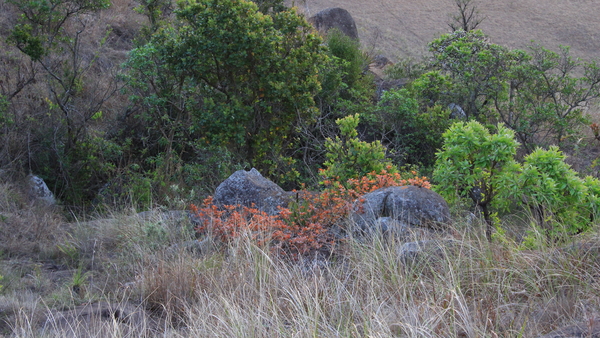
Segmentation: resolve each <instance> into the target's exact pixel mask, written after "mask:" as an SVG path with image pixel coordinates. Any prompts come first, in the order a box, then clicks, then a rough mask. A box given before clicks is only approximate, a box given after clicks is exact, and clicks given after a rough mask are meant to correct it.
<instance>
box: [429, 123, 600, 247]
mask: <svg viewBox="0 0 600 338" xmlns="http://www.w3.org/2000/svg"><path fill="white" fill-rule="evenodd" d="M514 138H515V136H514V132H513V131H511V130H509V129H508V128H506V127H504V126H503V125H499V126H498V127H497V133H496V134H492V133H490V132H489V130H488V129H486V128H485V127H484V126H483V125H481V124H480V123H478V122H476V121H471V122H469V123H463V122H458V123H455V124H454V125H453V126H452V127H451V128H450V129H449V130H448V131H447V132H446V133H444V141H445V143H444V147H443V148H442V150H441V151H440V152H439V153H438V154H437V161H436V167H435V171H434V174H433V178H434V180H435V181H436V182H437V186H436V190H437V191H438V192H439V193H440V194H441V195H442V196H444V197H445V198H447V199H448V200H449V201H454V200H456V199H457V198H459V199H463V198H466V199H470V200H471V201H472V202H473V204H474V205H475V206H476V207H477V208H479V209H480V210H481V211H482V213H483V215H484V217H485V219H486V221H487V222H488V225H489V227H490V231H491V227H492V225H493V224H492V216H493V213H494V211H498V210H500V209H508V208H509V207H511V206H522V205H525V206H526V207H527V211H529V212H530V213H531V216H532V219H533V220H534V224H535V225H536V226H537V227H540V228H542V229H543V230H544V235H545V236H547V237H549V238H552V239H560V237H562V236H564V235H572V234H576V233H579V232H582V231H585V230H588V229H589V228H590V227H591V225H592V222H593V220H594V219H596V218H597V212H598V206H599V205H600V203H599V196H600V195H599V192H600V189H599V187H600V183H599V181H598V179H595V178H593V177H587V178H585V179H582V178H580V177H579V176H578V174H577V172H575V171H574V170H572V169H571V167H570V166H569V165H568V164H567V163H565V162H564V160H565V155H563V154H562V152H561V151H560V150H559V149H558V148H557V147H550V149H548V150H544V149H539V148H538V149H536V150H535V151H534V152H533V153H531V154H529V155H528V156H526V157H525V160H524V163H523V164H519V163H517V162H516V161H515V159H514V156H515V154H516V149H517V146H518V143H517V142H516V141H515V139H514ZM512 211H516V210H512ZM488 237H491V233H490V232H488Z"/></svg>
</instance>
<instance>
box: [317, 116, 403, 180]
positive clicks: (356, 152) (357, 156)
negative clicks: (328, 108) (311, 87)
mask: <svg viewBox="0 0 600 338" xmlns="http://www.w3.org/2000/svg"><path fill="white" fill-rule="evenodd" d="M359 122H360V115H359V114H355V115H350V116H347V117H345V118H342V119H338V120H336V123H337V124H338V126H339V127H340V135H341V137H340V136H336V137H335V139H327V141H326V142H325V148H326V149H327V154H326V157H327V161H326V162H325V166H326V169H325V170H322V171H321V175H322V176H324V177H325V178H326V179H333V180H335V181H339V182H340V183H342V184H346V182H348V180H349V179H357V178H360V177H363V176H365V175H367V174H368V173H371V172H374V173H382V172H383V171H384V170H387V172H388V173H389V174H394V173H397V172H398V169H397V168H396V167H395V166H394V165H393V164H392V163H391V161H390V160H388V159H386V157H385V155H386V148H385V147H384V146H383V145H382V144H381V142H379V141H375V142H365V141H361V140H360V139H359V138H358V132H357V131H356V128H357V127H358V124H359Z"/></svg>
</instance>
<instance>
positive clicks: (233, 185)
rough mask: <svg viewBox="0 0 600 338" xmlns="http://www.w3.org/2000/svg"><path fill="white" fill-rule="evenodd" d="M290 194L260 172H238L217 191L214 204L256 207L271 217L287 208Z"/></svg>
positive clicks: (253, 170)
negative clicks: (280, 208) (281, 208)
mask: <svg viewBox="0 0 600 338" xmlns="http://www.w3.org/2000/svg"><path fill="white" fill-rule="evenodd" d="M290 195H291V194H290V193H287V192H285V191H284V190H283V189H282V188H281V187H279V186H278V185H277V184H275V183H273V182H272V181H271V180H269V179H267V178H265V177H263V176H262V175H261V174H260V173H259V172H258V170H256V169H254V168H252V170H250V171H245V170H238V171H236V172H235V173H233V175H231V176H230V177H229V178H227V179H226V180H225V181H223V183H221V184H220V185H219V186H218V187H217V189H216V190H215V194H214V196H213V203H214V204H215V205H216V206H218V207H223V206H225V205H236V206H238V205H239V206H244V207H254V208H257V209H259V210H261V211H264V212H266V213H267V214H269V215H276V214H278V213H279V209H278V208H279V207H286V206H287V205H288V203H289V201H290Z"/></svg>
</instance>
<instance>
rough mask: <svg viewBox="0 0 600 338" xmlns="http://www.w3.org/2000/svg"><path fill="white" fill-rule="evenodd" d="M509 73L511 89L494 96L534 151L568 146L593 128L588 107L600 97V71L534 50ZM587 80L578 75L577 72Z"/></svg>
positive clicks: (565, 51) (502, 115)
mask: <svg viewBox="0 0 600 338" xmlns="http://www.w3.org/2000/svg"><path fill="white" fill-rule="evenodd" d="M519 59H520V62H519V63H517V64H515V65H514V66H513V67H512V68H511V69H510V71H509V73H508V76H509V80H510V81H509V83H508V86H507V90H506V91H504V92H501V93H497V94H496V95H494V96H492V97H491V100H493V102H494V105H495V109H496V112H497V113H498V115H499V117H500V120H501V121H502V122H504V123H505V124H506V125H507V126H508V127H510V128H511V129H513V130H514V131H515V133H516V135H517V138H518V139H519V141H520V142H521V143H522V144H523V145H524V147H525V148H526V149H527V150H528V151H533V150H534V147H535V146H536V145H541V146H548V145H549V144H556V145H559V146H562V145H565V144H566V143H567V141H568V140H572V139H573V136H576V135H578V134H579V132H580V130H581V128H582V127H583V126H585V125H587V124H588V122H589V121H588V118H587V117H586V116H585V115H584V111H585V108H586V106H587V105H588V104H589V103H590V102H592V101H593V100H595V99H597V98H598V97H599V96H600V68H599V67H598V65H597V63H596V62H589V63H583V62H580V61H576V60H574V59H573V57H572V56H570V55H569V49H568V48H566V47H561V49H560V53H556V52H553V51H550V50H548V49H545V48H543V47H541V46H533V47H531V48H530V53H529V54H527V55H525V54H523V53H522V56H521V57H520V58H519ZM578 73H581V74H583V76H581V77H577V76H575V74H578Z"/></svg>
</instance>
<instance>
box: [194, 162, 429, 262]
mask: <svg viewBox="0 0 600 338" xmlns="http://www.w3.org/2000/svg"><path fill="white" fill-rule="evenodd" d="M407 176H411V177H410V178H406V179H405V178H402V177H401V175H400V174H399V173H397V172H392V173H390V172H388V170H382V171H381V172H380V173H376V172H371V173H369V174H367V175H366V176H364V177H362V178H360V179H350V180H348V181H347V184H346V185H344V184H342V183H340V182H339V181H336V180H331V179H330V180H325V181H323V182H322V184H323V186H324V187H325V189H324V190H323V191H322V192H320V193H318V194H315V193H311V192H309V191H307V190H301V191H299V192H298V200H297V201H296V202H292V203H290V205H289V207H287V208H280V209H279V213H278V214H277V215H268V214H267V213H265V212H263V211H261V210H258V209H257V208H250V207H243V206H242V207H240V206H236V205H230V206H225V207H223V208H219V207H217V206H216V205H214V204H213V200H212V197H209V198H207V199H206V200H204V202H203V205H202V206H201V207H198V206H196V205H193V204H192V205H191V210H192V213H193V214H194V215H196V217H197V218H198V219H200V220H201V222H202V224H201V225H200V226H198V227H197V228H196V231H198V232H200V233H210V234H211V235H212V236H214V237H215V238H217V239H218V240H220V241H222V242H224V243H229V242H231V241H233V240H234V239H236V238H238V237H240V236H241V235H242V234H249V236H250V238H251V240H252V241H254V242H255V243H256V244H257V245H259V246H269V247H270V249H271V251H273V252H274V253H277V254H280V255H283V256H287V257H291V258H298V257H300V256H308V255H315V254H317V253H326V254H330V253H332V251H333V248H334V245H335V244H336V243H337V240H336V238H335V236H334V235H333V233H332V232H331V231H330V230H331V228H332V227H334V226H336V227H339V228H340V229H344V227H345V224H346V223H347V222H346V220H347V217H348V215H349V213H350V211H351V210H352V208H353V206H354V203H355V201H356V200H359V199H360V197H361V196H362V195H364V194H367V193H369V192H372V191H375V190H377V189H380V188H386V187H391V186H403V185H415V186H419V187H423V188H427V189H429V188H431V185H430V183H429V181H427V178H426V177H419V176H417V173H416V172H414V171H413V172H410V173H407Z"/></svg>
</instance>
